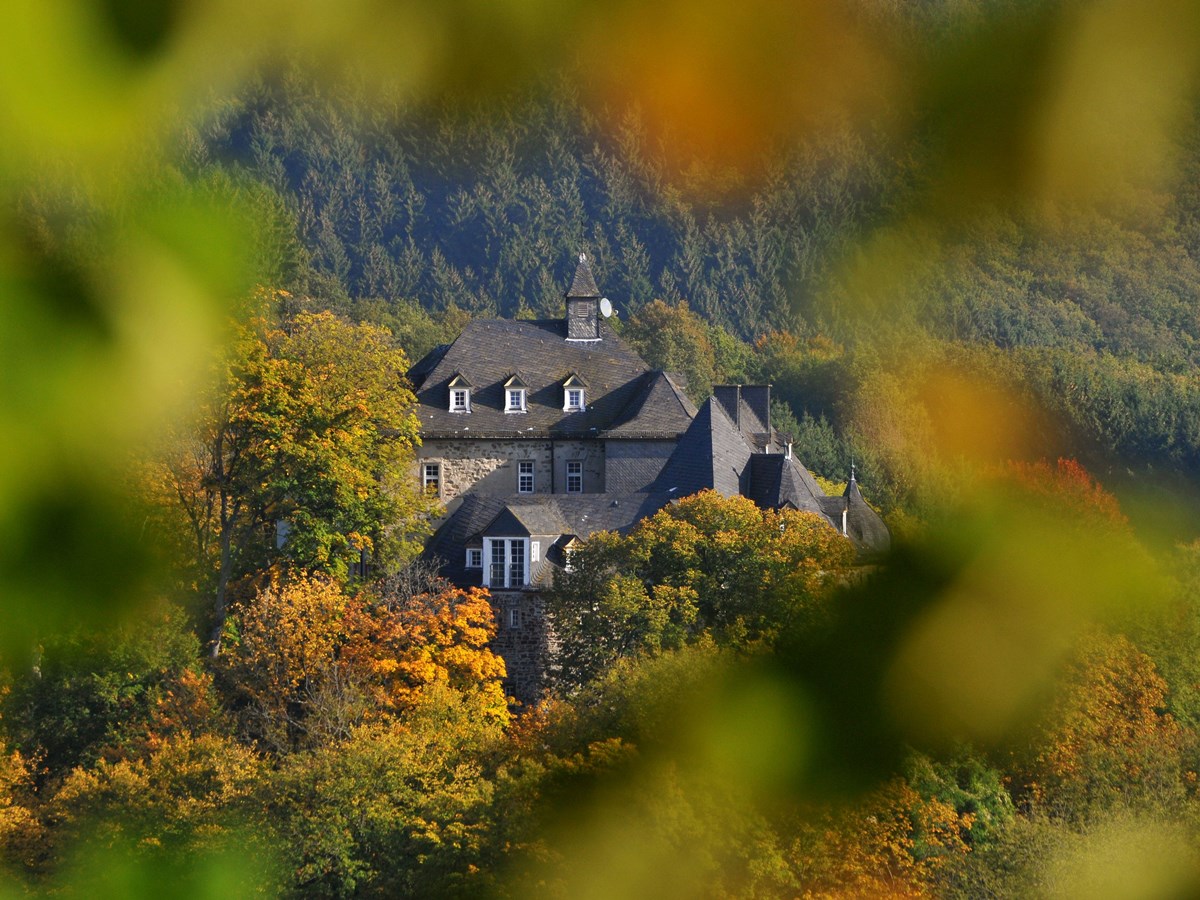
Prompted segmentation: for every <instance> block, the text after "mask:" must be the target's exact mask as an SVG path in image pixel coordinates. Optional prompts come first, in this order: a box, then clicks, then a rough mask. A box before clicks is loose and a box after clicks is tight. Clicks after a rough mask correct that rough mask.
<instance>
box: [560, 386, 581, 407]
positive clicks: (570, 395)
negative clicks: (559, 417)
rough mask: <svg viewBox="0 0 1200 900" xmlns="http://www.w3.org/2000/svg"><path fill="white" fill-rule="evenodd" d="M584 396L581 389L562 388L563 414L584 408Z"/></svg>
mask: <svg viewBox="0 0 1200 900" xmlns="http://www.w3.org/2000/svg"><path fill="white" fill-rule="evenodd" d="M584 403H585V400H584V394H583V388H581V387H569V388H563V412H571V411H572V410H577V409H583V408H584Z"/></svg>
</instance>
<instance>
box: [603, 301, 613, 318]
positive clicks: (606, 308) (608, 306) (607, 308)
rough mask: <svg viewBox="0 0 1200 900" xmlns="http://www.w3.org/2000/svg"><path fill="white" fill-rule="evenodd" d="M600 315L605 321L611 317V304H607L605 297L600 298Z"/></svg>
mask: <svg viewBox="0 0 1200 900" xmlns="http://www.w3.org/2000/svg"><path fill="white" fill-rule="evenodd" d="M600 315H602V316H604V318H606V319H607V318H608V317H609V316H611V315H612V304H611V303H609V302H608V298H607V297H601V298H600Z"/></svg>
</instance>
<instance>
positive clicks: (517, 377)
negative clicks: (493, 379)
mask: <svg viewBox="0 0 1200 900" xmlns="http://www.w3.org/2000/svg"><path fill="white" fill-rule="evenodd" d="M504 386H505V387H506V388H527V387H529V385H527V384H526V383H525V379H524V378H522V377H521V373H520V372H513V373H512V375H510V376H508V380H507V381H506V382H504Z"/></svg>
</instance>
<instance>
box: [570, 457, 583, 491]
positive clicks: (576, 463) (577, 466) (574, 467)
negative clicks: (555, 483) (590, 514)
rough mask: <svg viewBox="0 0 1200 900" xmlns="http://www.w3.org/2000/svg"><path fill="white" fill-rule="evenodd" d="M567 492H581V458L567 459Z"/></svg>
mask: <svg viewBox="0 0 1200 900" xmlns="http://www.w3.org/2000/svg"><path fill="white" fill-rule="evenodd" d="M572 484H574V487H572ZM567 493H568V494H582V493H583V460H581V459H569V460H567Z"/></svg>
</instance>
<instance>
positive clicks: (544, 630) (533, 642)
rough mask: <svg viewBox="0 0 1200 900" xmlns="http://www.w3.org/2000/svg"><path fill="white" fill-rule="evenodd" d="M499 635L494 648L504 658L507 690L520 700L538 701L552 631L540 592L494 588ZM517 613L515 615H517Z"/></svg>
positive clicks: (544, 675) (543, 689) (544, 676)
mask: <svg viewBox="0 0 1200 900" xmlns="http://www.w3.org/2000/svg"><path fill="white" fill-rule="evenodd" d="M492 607H493V609H495V611H496V622H497V628H496V638H495V640H493V641H492V650H494V651H495V652H496V653H498V654H499V655H500V656H501V657H503V659H504V665H505V668H506V669H507V670H508V678H507V679H506V680H505V682H504V690H505V692H506V693H507V694H508V695H509V696H510V697H513V698H515V699H516V700H519V701H520V702H521V703H536V702H537V701H538V700H539V699H541V697H542V695H543V693H544V691H545V689H546V666H547V665H548V662H549V655H550V630H549V627H548V625H547V621H546V612H545V606H544V603H543V601H542V597H541V594H540V592H538V591H494V592H493V593H492ZM514 612H515V618H514Z"/></svg>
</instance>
